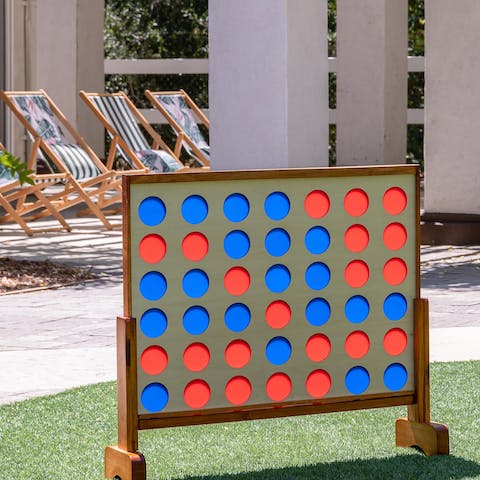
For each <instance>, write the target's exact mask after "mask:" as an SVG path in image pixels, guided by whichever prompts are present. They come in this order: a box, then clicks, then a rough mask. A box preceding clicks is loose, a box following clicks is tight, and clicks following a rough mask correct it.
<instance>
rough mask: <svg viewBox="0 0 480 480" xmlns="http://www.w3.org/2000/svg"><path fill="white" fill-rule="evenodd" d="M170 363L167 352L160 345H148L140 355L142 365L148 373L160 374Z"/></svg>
mask: <svg viewBox="0 0 480 480" xmlns="http://www.w3.org/2000/svg"><path fill="white" fill-rule="evenodd" d="M167 365H168V355H167V352H166V351H165V350H164V349H163V348H162V347H160V346H158V345H151V346H150V347H147V348H146V349H145V350H144V351H143V352H142V354H141V355H140V366H141V367H142V370H143V371H144V372H145V373H146V374H148V375H159V374H160V373H162V372H163V371H164V370H165V369H166V368H167Z"/></svg>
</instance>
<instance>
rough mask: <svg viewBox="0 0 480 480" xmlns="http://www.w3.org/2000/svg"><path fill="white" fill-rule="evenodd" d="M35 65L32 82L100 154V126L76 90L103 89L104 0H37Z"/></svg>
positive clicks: (101, 142) (101, 136)
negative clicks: (44, 92) (47, 95)
mask: <svg viewBox="0 0 480 480" xmlns="http://www.w3.org/2000/svg"><path fill="white" fill-rule="evenodd" d="M36 7H37V8H36V42H35V52H36V55H35V56H36V69H35V76H34V77H33V78H34V79H33V88H43V89H45V90H46V91H47V93H48V94H49V95H50V96H51V97H52V99H53V101H54V102H55V103H56V104H57V105H58V107H59V108H60V109H61V110H62V112H63V113H64V114H65V116H66V117H67V119H68V121H69V122H71V123H72V124H73V126H74V127H75V128H77V129H78V131H79V133H80V135H82V136H83V137H84V138H85V140H86V141H87V142H88V143H89V144H90V145H91V146H92V148H94V150H97V152H99V151H100V153H101V154H102V155H103V142H104V134H103V128H102V126H101V125H100V123H98V122H97V121H96V119H95V118H94V117H93V115H92V114H91V113H90V112H89V111H87V108H86V107H85V106H84V105H83V102H82V100H81V99H80V98H79V96H78V92H79V90H82V89H84V90H87V91H98V92H103V90H104V83H105V82H104V53H103V8H104V2H103V0H89V1H81V2H78V1H75V2H72V1H65V0H37V2H36Z"/></svg>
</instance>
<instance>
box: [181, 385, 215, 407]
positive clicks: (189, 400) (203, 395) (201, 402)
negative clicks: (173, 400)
mask: <svg viewBox="0 0 480 480" xmlns="http://www.w3.org/2000/svg"><path fill="white" fill-rule="evenodd" d="M210 394H211V392H210V385H209V384H208V383H207V382H205V381H204V380H199V379H195V380H192V381H191V382H189V383H188V384H187V386H186V387H185V390H184V391H183V399H184V400H185V404H186V405H187V406H189V407H190V408H194V409H198V408H202V407H204V406H205V405H206V404H207V403H208V401H209V400H210Z"/></svg>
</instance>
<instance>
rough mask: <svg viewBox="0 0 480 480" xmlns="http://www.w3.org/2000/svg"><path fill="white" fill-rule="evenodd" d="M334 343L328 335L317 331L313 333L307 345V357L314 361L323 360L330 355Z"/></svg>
mask: <svg viewBox="0 0 480 480" xmlns="http://www.w3.org/2000/svg"><path fill="white" fill-rule="evenodd" d="M331 349H332V345H331V343H330V340H329V339H328V337H327V336H325V335H322V334H321V333H317V334H315V335H312V336H311V337H310V338H309V339H308V340H307V343H306V345H305V352H306V353H307V357H308V358H309V359H310V360H312V362H323V360H325V359H326V358H327V357H328V356H329V355H330V351H331Z"/></svg>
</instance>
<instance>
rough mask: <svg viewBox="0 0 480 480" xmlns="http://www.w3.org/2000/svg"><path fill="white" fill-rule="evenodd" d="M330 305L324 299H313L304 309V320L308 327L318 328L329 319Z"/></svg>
mask: <svg viewBox="0 0 480 480" xmlns="http://www.w3.org/2000/svg"><path fill="white" fill-rule="evenodd" d="M330 313H331V309H330V305H329V303H328V302H327V301H326V300H325V299H324V298H314V299H313V300H310V302H308V305H307V307H306V308H305V318H306V319H307V321H308V323H309V324H310V325H313V326H315V327H320V326H321V325H323V324H324V323H327V322H328V320H329V319H330Z"/></svg>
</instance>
